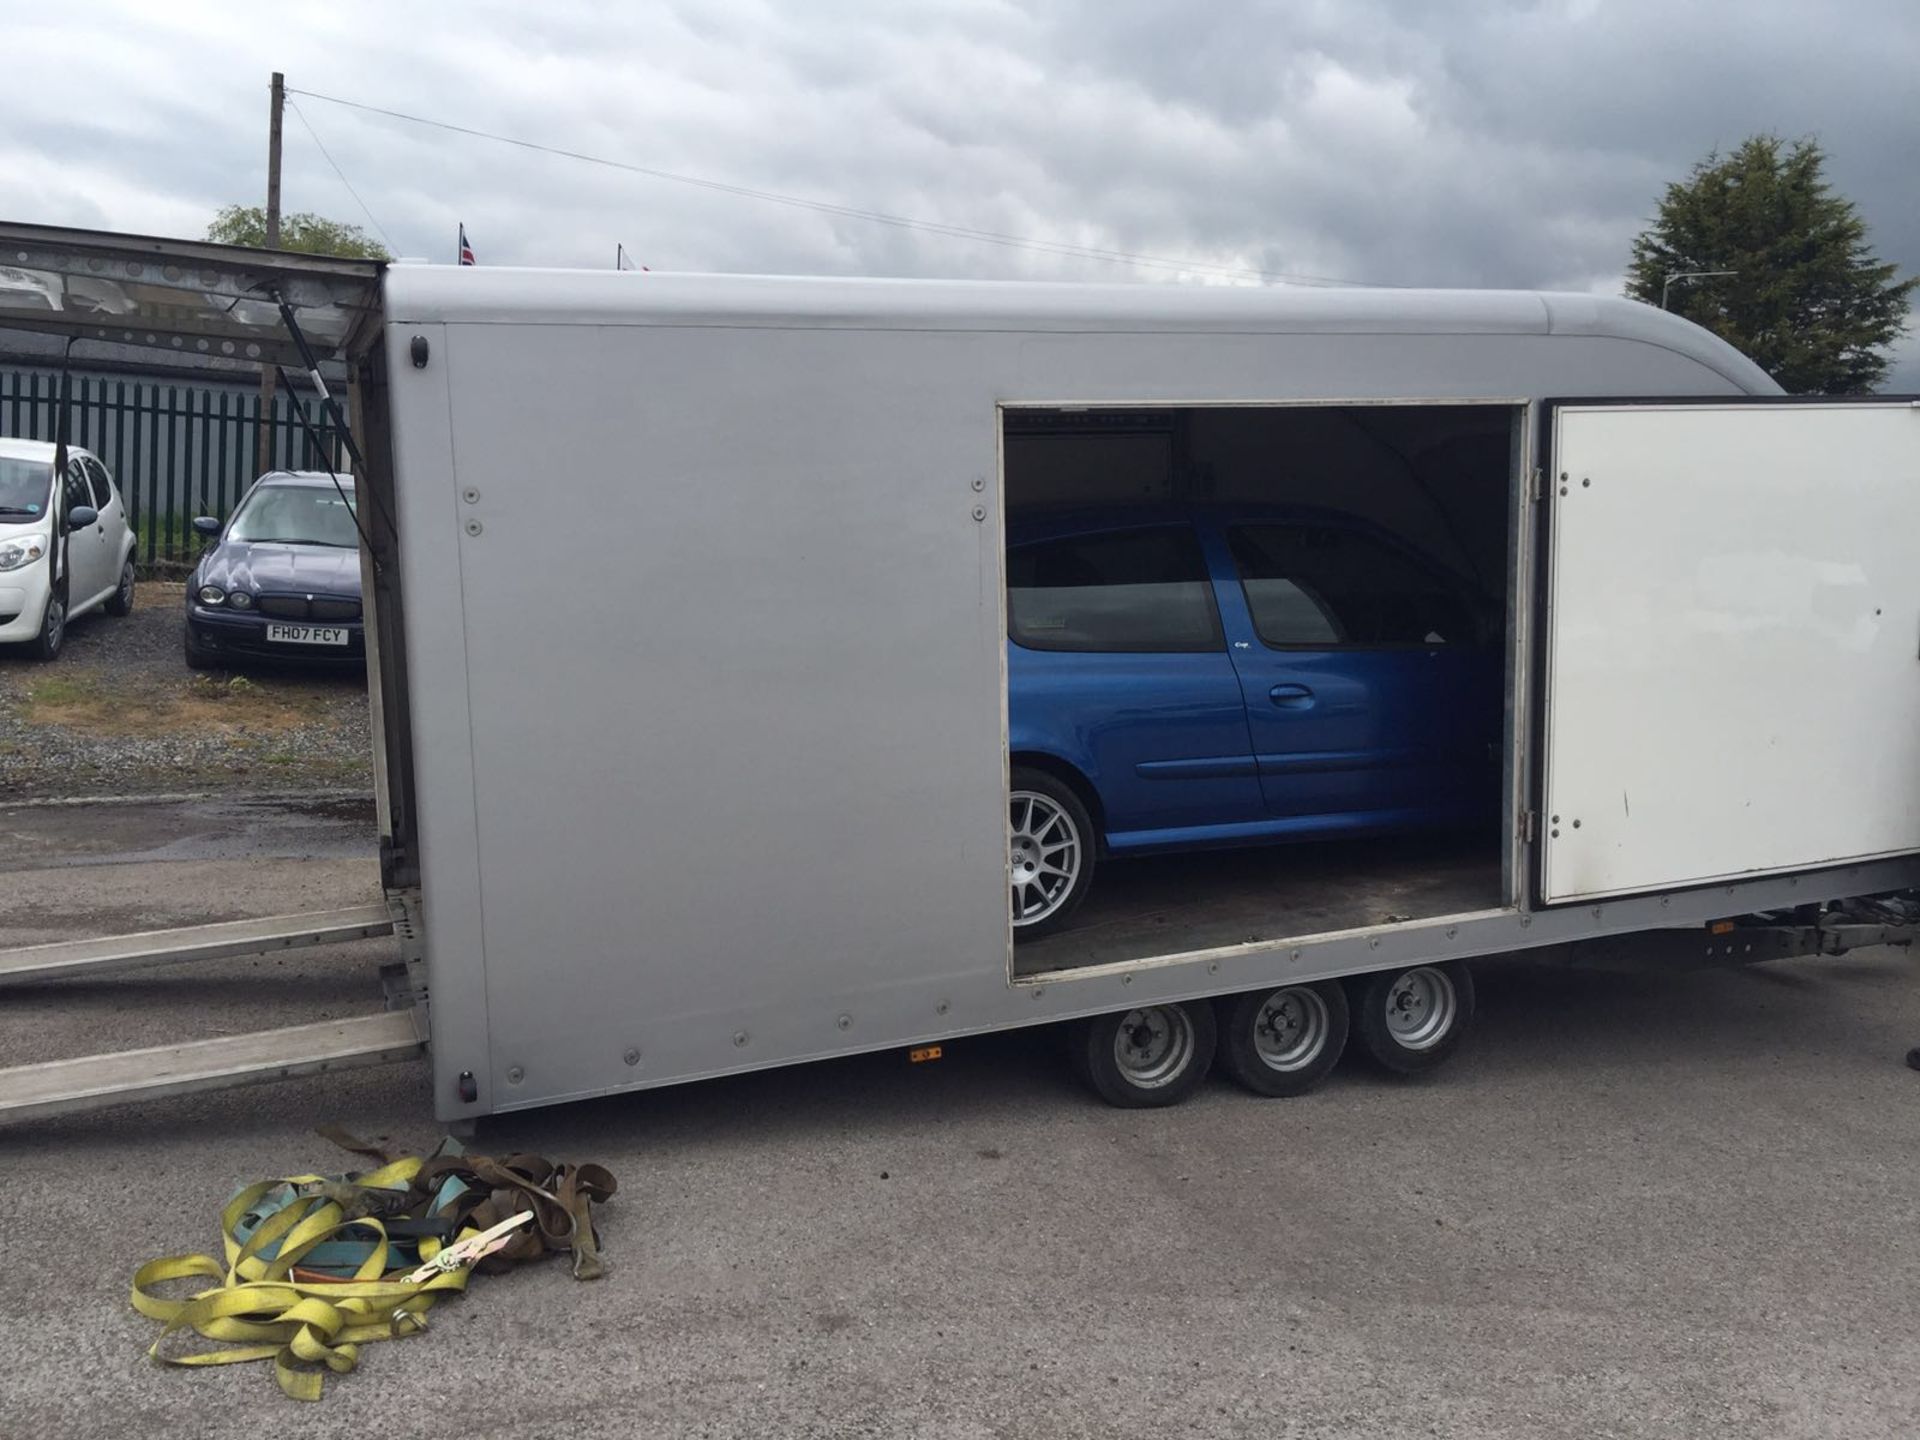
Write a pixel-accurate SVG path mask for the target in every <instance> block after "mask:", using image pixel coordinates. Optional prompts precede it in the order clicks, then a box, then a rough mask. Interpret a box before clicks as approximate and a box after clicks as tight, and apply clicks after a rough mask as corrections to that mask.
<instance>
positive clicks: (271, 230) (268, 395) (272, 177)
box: [253, 70, 287, 476]
mask: <svg viewBox="0 0 1920 1440" xmlns="http://www.w3.org/2000/svg"><path fill="white" fill-rule="evenodd" d="M286 108H287V77H286V76H285V75H282V74H281V73H280V72H279V71H278V70H276V71H274V72H273V88H272V99H271V100H270V101H269V103H268V109H267V242H266V243H267V249H269V250H278V249H279V248H280V117H281V115H282V114H283V113H284V112H285V110H286ZM273 391H274V384H273V367H272V366H270V365H268V366H262V367H261V370H260V427H259V432H258V434H257V435H256V437H255V442H254V465H253V473H254V474H255V475H256V476H259V475H264V474H266V472H267V471H268V470H270V469H271V468H272V467H273Z"/></svg>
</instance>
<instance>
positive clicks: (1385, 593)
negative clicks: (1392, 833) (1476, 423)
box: [1208, 517, 1503, 831]
mask: <svg viewBox="0 0 1920 1440" xmlns="http://www.w3.org/2000/svg"><path fill="white" fill-rule="evenodd" d="M1208 551H1209V558H1210V561H1211V562H1212V563H1213V565H1214V567H1215V573H1216V576H1217V577H1218V578H1219V579H1220V580H1221V582H1222V583H1221V586H1220V589H1221V592H1222V593H1221V602H1222V614H1223V615H1224V616H1225V617H1226V623H1227V627H1228V636H1229V641H1230V645H1231V654H1232V657H1233V661H1234V665H1235V667H1236V669H1237V671H1238V674H1239V677H1240V683H1241V688H1242V690H1243V693H1244V694H1245V696H1246V704H1247V725H1248V729H1249V732H1250V734H1251V736H1252V740H1253V749H1254V756H1255V761H1256V765H1257V768H1258V772H1259V776H1260V788H1261V792H1262V795H1263V798H1264V800H1265V803H1266V806H1267V809H1268V810H1269V812H1270V813H1272V814H1273V815H1275V816H1278V817H1286V818H1288V819H1291V820H1294V821H1297V822H1298V823H1299V826H1300V828H1301V829H1302V830H1303V831H1339V830H1343V829H1374V828H1381V827H1392V826H1397V825H1402V824H1420V823H1430V822H1435V821H1446V820H1453V819H1465V818H1468V817H1469V816H1471V815H1474V814H1477V813H1481V812H1484V811H1490V810H1491V809H1492V808H1493V807H1495V806H1497V804H1498V787H1497V785H1496V784H1495V783H1494V781H1495V778H1496V777H1497V774H1498V771H1497V768H1496V760H1495V756H1496V754H1497V750H1496V748H1495V745H1496V742H1497V741H1498V739H1499V736H1500V730H1501V719H1502V704H1503V702H1502V696H1501V662H1500V654H1499V650H1498V647H1497V645H1496V644H1494V643H1492V642H1493V640H1494V638H1495V635H1496V634H1497V630H1494V631H1493V632H1492V633H1490V622H1489V620H1488V618H1487V617H1486V616H1484V615H1482V614H1480V613H1476V605H1475V603H1474V601H1473V600H1472V598H1471V596H1470V595H1469V594H1468V592H1467V591H1466V588H1465V586H1464V584H1463V583H1462V582H1459V581H1457V580H1455V579H1454V578H1453V577H1451V576H1449V575H1447V574H1446V573H1445V572H1443V571H1442V570H1441V569H1439V568H1438V567H1437V566H1435V565H1432V564H1431V563H1429V562H1427V561H1426V560H1424V559H1423V558H1421V557H1419V556H1417V555H1415V554H1414V553H1413V552H1412V551H1410V550H1407V549H1405V548H1404V547H1402V546H1400V545H1399V544H1397V543H1396V542H1394V541H1393V540H1391V539H1390V538H1389V537H1387V536H1385V535H1384V534H1381V533H1377V532H1374V531H1373V530H1371V529H1370V528H1367V527H1364V526H1361V525H1358V524H1355V523H1348V522H1344V521H1342V520H1340V519H1338V518H1327V517H1311V518H1286V519H1262V518H1239V519H1234V518H1230V517H1223V518H1222V519H1221V521H1220V522H1219V523H1218V525H1217V526H1215V527H1210V528H1209V534H1208Z"/></svg>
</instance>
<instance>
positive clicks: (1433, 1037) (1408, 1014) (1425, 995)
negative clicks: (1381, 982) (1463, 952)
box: [1387, 965, 1460, 1050]
mask: <svg viewBox="0 0 1920 1440" xmlns="http://www.w3.org/2000/svg"><path fill="white" fill-rule="evenodd" d="M1459 1009H1460V1001H1459V998H1458V996H1456V995H1455V994H1454V989H1453V981H1451V980H1449V979H1448V978H1447V976H1446V974H1445V972H1444V971H1440V970H1435V969H1433V968H1432V967H1431V966H1427V965H1422V966H1420V967H1419V968H1418V969H1414V970H1407V971H1404V972H1403V973H1401V974H1400V975H1397V976H1395V977H1394V981H1393V984H1392V985H1390V986H1388V987H1387V1033H1388V1034H1389V1035H1391V1036H1393V1038H1394V1039H1395V1040H1396V1041H1398V1042H1399V1043H1400V1044H1401V1045H1403V1046H1405V1047H1406V1048H1407V1049H1409V1050H1431V1049H1432V1048H1433V1047H1434V1046H1436V1045H1438V1044H1439V1043H1440V1042H1441V1041H1442V1040H1444V1039H1446V1038H1447V1036H1448V1034H1449V1033H1450V1032H1451V1031H1452V1030H1453V1021H1454V1017H1455V1015H1457V1014H1458V1013H1459Z"/></svg>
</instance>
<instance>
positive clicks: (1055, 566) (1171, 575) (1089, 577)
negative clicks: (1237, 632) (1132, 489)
mask: <svg viewBox="0 0 1920 1440" xmlns="http://www.w3.org/2000/svg"><path fill="white" fill-rule="evenodd" d="M1007 630H1008V633H1009V634H1010V635H1011V636H1012V637H1013V640H1014V642H1015V643H1016V644H1019V645H1024V646H1026V647H1027V648H1028V649H1031V650H1109V651H1156V652H1163V653H1164V652H1175V653H1178V652H1190V651H1201V650H1218V649H1220V648H1221V647H1222V639H1221V634H1220V617H1219V614H1218V613H1217V612H1216V610H1215V608H1214V603H1213V587H1212V586H1211V585H1210V584H1209V583H1208V580H1207V567H1206V562H1205V560H1204V559H1203V558H1202V557H1201V554H1200V542H1199V540H1198V539H1197V538H1196V537H1195V535H1194V533H1193V530H1192V528H1191V527H1190V526H1185V525H1166V526H1158V527H1152V528H1143V529H1137V530H1116V531H1106V532H1102V533H1099V534H1093V535H1071V536H1066V537H1063V538H1061V539H1058V540H1043V541H1038V542H1036V543H1034V544H1031V545H1018V546H1015V547H1013V548H1012V549H1010V550H1009V551H1008V552H1007Z"/></svg>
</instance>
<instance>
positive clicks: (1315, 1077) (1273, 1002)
mask: <svg viewBox="0 0 1920 1440" xmlns="http://www.w3.org/2000/svg"><path fill="white" fill-rule="evenodd" d="M1218 1006H1219V1019H1220V1049H1219V1065H1220V1068H1221V1069H1222V1070H1224V1071H1225V1072H1226V1073H1227V1074H1228V1075H1231V1076H1232V1077H1233V1078H1234V1079H1235V1080H1238V1081H1239V1082H1240V1083H1241V1084H1242V1085H1244V1086H1246V1087H1247V1089H1249V1090H1251V1091H1253V1093H1254V1094H1256V1095H1267V1096H1274V1097H1279V1096H1284V1095H1304V1094H1306V1093H1307V1091H1309V1090H1311V1089H1313V1087H1314V1086H1316V1085H1318V1084H1319V1083H1320V1082H1321V1081H1322V1080H1324V1079H1326V1078H1327V1073H1328V1072H1329V1071H1331V1070H1332V1069H1333V1067H1334V1066H1335V1065H1336V1064H1338V1063H1339V1060H1340V1054H1341V1052H1342V1051H1344V1050H1345V1049H1346V1048H1347V1015H1348V1010H1347V992H1346V990H1345V989H1344V988H1342V986H1341V984H1340V982H1339V981H1337V980H1322V981H1320V982H1319V983H1317V984H1314V985H1283V986H1281V987H1280V988H1279V989H1277V990H1254V991H1250V992H1248V993H1247V994H1245V995H1228V996H1226V997H1224V998H1222V999H1221V1000H1220V1001H1219V1002H1218Z"/></svg>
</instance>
